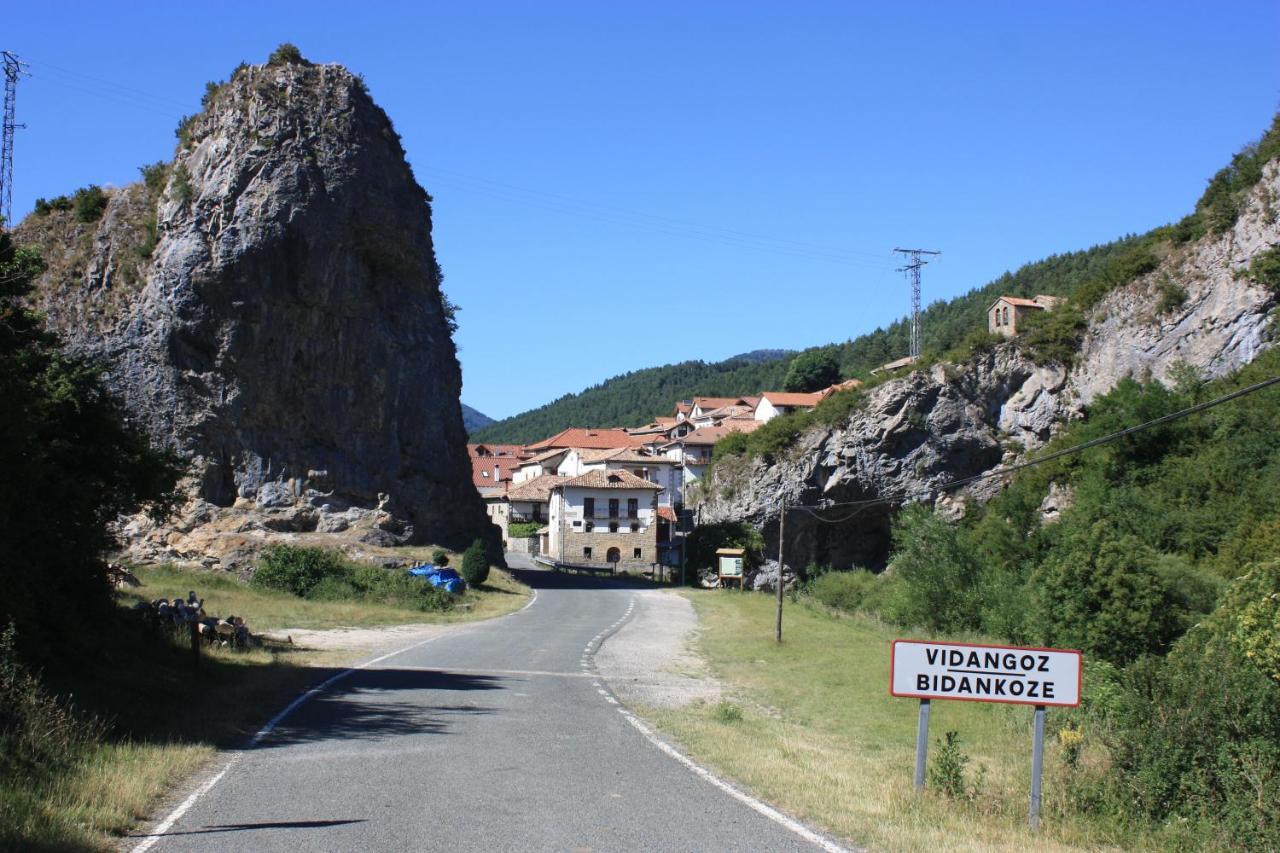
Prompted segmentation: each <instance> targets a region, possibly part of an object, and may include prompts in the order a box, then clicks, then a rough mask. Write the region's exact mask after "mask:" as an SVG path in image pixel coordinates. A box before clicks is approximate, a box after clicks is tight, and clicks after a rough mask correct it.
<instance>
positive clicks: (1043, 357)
mask: <svg viewBox="0 0 1280 853" xmlns="http://www.w3.org/2000/svg"><path fill="white" fill-rule="evenodd" d="M1086 326H1087V324H1086V323H1085V319H1084V312H1082V311H1081V310H1080V308H1079V307H1078V306H1076V305H1075V304H1073V303H1070V302H1068V303H1067V304H1065V305H1059V306H1058V307H1057V308H1054V309H1053V310H1052V311H1035V312H1033V313H1032V314H1030V315H1028V316H1027V317H1025V318H1024V319H1023V320H1022V333H1021V334H1020V335H1019V337H1018V341H1019V343H1020V345H1021V346H1022V347H1024V348H1025V349H1026V351H1027V355H1028V356H1030V358H1031V360H1032V361H1034V362H1035V363H1036V364H1048V363H1050V362H1055V363H1058V364H1065V365H1070V364H1071V363H1072V362H1074V361H1075V360H1076V354H1077V353H1078V352H1079V351H1080V341H1081V340H1083V339H1084V332H1085V328H1086Z"/></svg>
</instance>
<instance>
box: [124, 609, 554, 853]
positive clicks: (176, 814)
mask: <svg viewBox="0 0 1280 853" xmlns="http://www.w3.org/2000/svg"><path fill="white" fill-rule="evenodd" d="M537 600H538V591H537V590H536V589H535V590H533V595H532V596H531V597H530V598H529V602H528V603H527V604H526V605H525V606H524V607H521V608H520V609H519V610H517V611H515V612H514V613H508V614H506V615H505V616H499V617H497V619H487V620H485V621H484V622H475V623H472V625H482V624H488V623H490V622H496V621H498V619H509V618H511V617H512V616H516V615H519V614H521V613H523V612H525V611H526V610H528V609H529V608H530V607H532V606H533V605H534V602H536V601H537ZM469 627H471V626H470V625H468V626H465V627H463V628H460V629H458V630H455V631H450V632H448V633H446V634H437V635H436V636H434V637H428V638H427V639H425V640H423V641H421V642H418V643H414V644H412V645H409V646H405V647H404V648H403V649H397V650H396V651H394V652H388V653H387V654H385V655H381V656H379V657H376V658H374V659H373V660H367V661H365V662H364V663H362V664H359V665H357V666H353V667H351V668H350V669H346V670H343V671H342V672H340V673H338V674H337V675H335V676H333V677H331V678H328V679H326V680H325V681H324V682H323V683H321V684H319V685H317V686H315V687H312V688H311V689H310V690H308V691H307V692H306V693H303V694H302V695H301V696H299V697H297V698H296V699H294V700H293V701H292V702H290V703H289V704H288V705H286V706H285V709H284V710H283V711H281V712H280V713H278V714H276V715H275V716H274V717H272V718H271V719H270V720H268V721H267V724H266V725H265V726H263V727H262V728H261V729H259V730H258V732H257V733H256V734H255V735H254V736H253V737H252V738H250V739H249V743H248V747H254V746H257V745H258V744H259V743H260V742H261V741H262V739H263V738H265V737H266V736H267V735H269V734H271V732H272V730H274V729H275V727H276V726H278V725H279V724H280V721H281V720H283V719H284V718H285V717H287V716H289V715H290V714H291V713H293V712H294V711H295V710H297V709H298V707H299V706H300V705H302V704H303V703H304V702H306V701H307V700H308V699H310V698H311V697H312V696H315V695H316V694H317V693H321V692H322V691H324V690H326V689H328V688H329V686H330V685H333V684H336V683H337V682H339V681H341V680H342V679H344V678H346V677H347V676H348V675H351V674H352V673H353V672H357V671H358V670H362V669H366V668H367V667H370V666H373V665H374V664H375V663H382V662H383V661H384V660H389V659H390V658H393V657H395V656H396V655H402V654H404V653H405V652H411V651H413V650H414V649H416V648H420V647H422V646H425V645H426V644H427V643H431V642H435V641H436V640H438V639H440V638H441V637H449V636H454V635H456V634H458V633H460V632H461V631H465V630H467V628H469ZM248 747H247V748H248ZM241 755H243V752H242V751H241V750H237V751H235V752H233V753H231V755H230V756H229V757H228V758H227V763H226V764H224V765H223V767H222V770H220V771H218V773H217V774H216V775H214V776H213V777H211V778H209V779H208V780H206V781H205V782H204V783H203V784H202V785H201V786H200V787H199V788H196V789H195V790H194V791H192V792H191V796H189V797H187V798H186V799H185V800H183V801H182V802H181V803H180V804H179V805H178V807H177V808H176V809H174V810H173V811H171V812H169V814H168V815H167V816H166V817H165V819H164V820H162V821H160V823H158V824H157V825H156V827H155V829H154V830H153V831H152V832H151V833H149V834H148V835H147V837H145V838H143V839H142V841H140V842H138V844H137V845H136V846H134V848H133V851H132V853H145V851H147V850H150V849H151V848H152V847H154V846H155V844H156V842H157V841H159V840H160V839H161V838H163V837H164V834H165V833H166V832H168V831H169V829H170V828H171V827H172V826H173V825H174V824H175V823H177V822H178V820H180V819H181V818H182V816H183V815H184V814H186V813H187V812H188V811H189V810H190V809H191V807H192V806H194V805H195V804H196V801H198V800H199V799H200V798H201V797H203V796H204V795H205V794H207V793H209V791H211V790H213V786H214V785H216V784H218V782H219V781H220V780H221V779H222V777H223V776H226V775H227V771H228V770H230V769H231V768H232V767H233V766H234V765H235V763H236V762H237V761H239V760H240V757H241Z"/></svg>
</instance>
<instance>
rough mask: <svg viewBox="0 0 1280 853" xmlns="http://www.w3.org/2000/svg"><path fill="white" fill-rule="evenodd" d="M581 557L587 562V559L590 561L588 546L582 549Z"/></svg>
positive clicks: (589, 548)
mask: <svg viewBox="0 0 1280 853" xmlns="http://www.w3.org/2000/svg"><path fill="white" fill-rule="evenodd" d="M582 556H584V557H586V558H587V559H588V560H589V559H591V546H590V545H588V546H587V547H585V548H583V549H582Z"/></svg>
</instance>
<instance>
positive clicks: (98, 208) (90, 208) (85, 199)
mask: <svg viewBox="0 0 1280 853" xmlns="http://www.w3.org/2000/svg"><path fill="white" fill-rule="evenodd" d="M71 202H72V204H73V205H74V206H75V211H76V219H77V220H78V221H80V222H96V221H97V220H99V219H101V218H102V211H104V210H106V209H107V194H106V193H104V192H103V191H102V187H100V186H98V185H97V184H90V185H89V186H87V187H81V188H80V189H78V190H76V192H75V195H73V196H72V197H71Z"/></svg>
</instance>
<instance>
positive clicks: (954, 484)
mask: <svg viewBox="0 0 1280 853" xmlns="http://www.w3.org/2000/svg"><path fill="white" fill-rule="evenodd" d="M1277 383H1280V376H1274V377H1272V378H1270V379H1264V380H1263V381H1261V382H1255V383H1254V384H1252V385H1249V386H1247V387H1245V388H1240V389H1238V390H1236V391H1232V392H1231V393H1230V394H1224V395H1222V396H1221V397H1218V398H1216V399H1213V400H1209V401H1207V402H1204V403H1197V404H1196V405H1194V406H1188V407H1187V408H1185V409H1180V410H1178V411H1176V412H1172V413H1171V414H1168V415H1163V416H1161V417H1158V418H1153V419H1152V420H1149V421H1145V422H1143V423H1140V424H1137V425H1135V426H1131V427H1127V428H1125V429H1122V430H1118V431H1116V432H1113V433H1109V434H1107V435H1104V436H1101V437H1100V438H1094V439H1090V440H1089V441H1085V442H1081V443H1080V444H1075V445H1072V446H1071V447H1065V448H1063V449H1062V450H1055V451H1054V452H1053V453H1050V454H1048V455H1045V456H1041V457H1038V458H1036V459H1031V460H1028V461H1026V462H1019V463H1018V464H1016V465H1010V466H1009V467H1007V468H1000V469H998V470H995V471H987V472H985V473H982V474H974V475H973V476H970V477H961V478H959V479H956V480H951V481H949V482H947V483H944V484H943V485H941V486H938V487H936V488H935V489H934V491H935V492H938V493H941V492H949V491H952V490H953V489H958V488H960V487H961V486H967V485H968V484H970V483H976V482H978V481H979V480H985V479H988V478H990V477H1003V476H1005V475H1007V474H1012V473H1014V472H1015V471H1021V470H1023V469H1024V468H1032V467H1034V466H1036V465H1043V464H1044V463H1046V462H1052V461H1053V460H1055V459H1061V458H1062V457H1064V456H1070V455H1072V454H1075V453H1081V452H1083V451H1085V450H1089V449H1090V448H1093V447H1099V446H1101V445H1104V444H1110V443H1111V442H1113V441H1118V440H1119V439H1121V438H1124V437H1125V436H1129V435H1133V434H1134V433H1138V432H1142V431H1143V430H1147V429H1151V428H1153V427H1158V426H1163V425H1164V424H1167V423H1172V422H1173V421H1176V420H1181V419H1182V418H1185V417H1189V416H1190V415H1194V414H1196V413H1197V412H1203V411H1205V410H1206V409H1212V408H1213V407H1215V406H1220V405H1222V404H1223V403H1229V402H1231V401H1232V400H1238V399H1239V398H1241V397H1244V396H1247V395H1249V394H1253V393H1255V392H1257V391H1261V390H1263V389H1265V388H1269V387H1271V386H1272V385H1275V384H1277ZM906 502H907V501H906V500H904V499H902V498H871V499H868V500H865V501H845V502H841V503H832V504H796V505H793V506H791V507H790V509H802V510H805V511H807V512H808V513H809V514H810V515H812V516H813V517H814V518H816V519H818V521H821V522H824V523H827V524H843V523H845V522H846V521H849V520H850V519H852V518H853V517H854V516H856V515H857V514H858V513H860V512H861V511H862V510H864V509H867V508H869V507H872V506H878V505H888V504H902V503H906ZM841 507H851V508H855V507H856V508H857V509H856V511H855V512H854V513H853V514H851V515H849V516H847V517H844V518H840V519H827V518H823V517H822V516H820V515H818V514H817V512H814V510H818V511H824V510H831V509H838V508H841Z"/></svg>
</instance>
